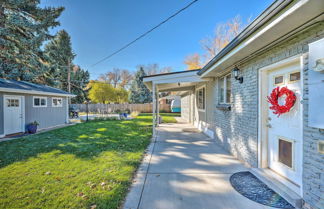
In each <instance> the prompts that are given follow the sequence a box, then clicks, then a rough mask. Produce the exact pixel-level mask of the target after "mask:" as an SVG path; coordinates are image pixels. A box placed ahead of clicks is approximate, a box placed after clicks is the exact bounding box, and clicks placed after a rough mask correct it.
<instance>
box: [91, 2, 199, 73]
mask: <svg viewBox="0 0 324 209" xmlns="http://www.w3.org/2000/svg"><path fill="white" fill-rule="evenodd" d="M197 1H198V0H193V1H192V2H190V3H189V4H188V5H187V6H185V7H183V8H182V9H180V10H178V11H177V12H176V13H174V14H173V15H171V16H170V17H168V18H167V19H165V20H163V21H162V22H160V23H159V24H157V25H156V26H154V27H153V28H151V29H150V30H148V31H146V32H145V33H143V34H142V35H140V36H138V37H137V38H136V39H134V40H133V41H131V42H129V43H127V44H125V45H124V46H123V47H121V48H120V49H118V50H116V51H115V52H113V53H111V54H109V55H108V56H106V57H104V58H103V59H101V60H99V61H98V62H96V63H94V64H93V65H91V67H94V66H96V65H98V64H99V63H101V62H103V61H105V60H107V59H109V58H110V57H112V56H114V55H116V54H118V53H119V52H121V51H122V50H124V49H126V48H127V47H129V46H130V45H132V44H134V43H135V42H136V41H138V40H140V39H141V38H143V37H144V36H146V35H147V34H149V33H151V32H152V31H153V30H155V29H157V28H158V27H160V26H161V25H163V24H164V23H166V22H168V21H169V20H171V19H172V18H174V17H175V16H177V15H178V14H179V13H181V12H183V11H184V10H186V9H188V8H189V7H190V6H191V5H193V4H194V3H196V2H197Z"/></svg>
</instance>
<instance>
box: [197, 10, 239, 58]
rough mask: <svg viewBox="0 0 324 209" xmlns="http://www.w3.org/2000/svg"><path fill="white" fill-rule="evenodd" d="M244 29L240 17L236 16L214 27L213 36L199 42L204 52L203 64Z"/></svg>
mask: <svg viewBox="0 0 324 209" xmlns="http://www.w3.org/2000/svg"><path fill="white" fill-rule="evenodd" d="M244 27H245V25H244V24H243V21H242V18H241V16H239V15H237V16H235V17H234V18H232V19H230V20H229V21H227V22H226V23H221V24H218V25H217V26H216V29H215V31H214V34H213V35H212V36H209V37H206V38H204V39H203V40H201V46H202V48H203V49H204V50H205V54H204V58H205V63H207V62H209V61H210V60H211V59H212V58H213V57H215V56H216V54H217V53H218V52H220V51H221V50H222V49H223V48H224V47H225V46H226V45H227V44H228V43H229V42H230V41H231V40H232V39H233V38H235V37H236V36H237V35H238V34H239V33H240V32H241V31H242V30H243V28H244Z"/></svg>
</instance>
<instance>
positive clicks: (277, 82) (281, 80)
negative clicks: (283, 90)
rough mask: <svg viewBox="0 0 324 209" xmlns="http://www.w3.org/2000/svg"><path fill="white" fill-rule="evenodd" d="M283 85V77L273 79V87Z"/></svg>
mask: <svg viewBox="0 0 324 209" xmlns="http://www.w3.org/2000/svg"><path fill="white" fill-rule="evenodd" d="M283 83H284V77H283V75H280V76H276V77H275V79H274V84H275V85H279V84H283Z"/></svg>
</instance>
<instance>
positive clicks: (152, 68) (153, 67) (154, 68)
mask: <svg viewBox="0 0 324 209" xmlns="http://www.w3.org/2000/svg"><path fill="white" fill-rule="evenodd" d="M141 67H142V68H143V69H144V71H145V73H146V75H155V74H160V73H169V72H171V71H172V68H171V67H169V66H168V67H163V68H160V66H159V65H158V64H156V63H154V64H148V65H138V66H137V69H140V68H141Z"/></svg>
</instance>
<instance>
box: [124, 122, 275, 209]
mask: <svg viewBox="0 0 324 209" xmlns="http://www.w3.org/2000/svg"><path fill="white" fill-rule="evenodd" d="M186 128H187V129H192V128H193V127H192V126H190V125H188V124H162V125H161V126H160V127H159V128H157V132H158V134H157V137H156V138H155V139H154V140H153V141H152V143H151V145H150V146H149V148H148V152H147V154H146V156H145V158H144V160H143V163H142V166H141V167H140V169H139V171H138V173H137V176H136V178H135V180H134V183H133V186H132V188H131V191H130V192H129V194H128V196H127V198H126V202H125V204H124V209H269V208H271V207H267V206H264V205H261V204H259V203H256V202H253V201H251V200H249V199H247V198H245V197H244V196H242V195H241V194H239V193H238V192H237V191H236V190H234V188H233V187H232V186H231V184H230V182H229V178H230V176H231V175H232V174H233V173H235V172H239V171H247V170H249V168H247V167H245V166H244V165H243V164H242V163H241V162H239V161H238V160H236V159H235V158H234V157H233V156H231V155H230V154H229V153H228V152H226V151H225V150H224V149H222V148H221V147H220V146H219V145H218V144H217V143H216V141H215V140H213V139H210V138H208V137H207V136H206V135H204V134H202V133H197V132H195V133H188V132H183V129H186Z"/></svg>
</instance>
